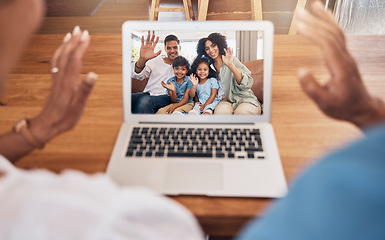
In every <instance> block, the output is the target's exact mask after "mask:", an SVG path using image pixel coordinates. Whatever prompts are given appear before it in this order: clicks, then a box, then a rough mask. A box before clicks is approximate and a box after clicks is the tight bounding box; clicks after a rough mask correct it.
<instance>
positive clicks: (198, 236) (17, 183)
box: [0, 156, 204, 240]
mask: <svg viewBox="0 0 385 240" xmlns="http://www.w3.org/2000/svg"><path fill="white" fill-rule="evenodd" d="M0 171H2V172H3V173H4V175H3V176H2V177H0V199H1V204H0V213H1V214H0V226H1V227H0V239H14V240H24V239H40V240H51V239H55V240H66V239H82V240H104V239H116V240H128V239H140V240H150V239H160V240H166V239H167V240H174V239H175V240H179V239H187V240H203V238H204V237H203V233H202V230H201V229H200V227H199V225H198V223H197V221H196V219H195V218H194V217H193V215H192V214H191V213H190V212H189V211H188V210H187V209H185V208H184V207H183V206H181V205H180V204H178V203H177V202H175V201H173V200H171V199H169V198H167V197H164V196H162V195H160V194H157V193H155V192H153V191H151V190H148V189H144V188H135V187H126V188H122V187H119V186H117V185H116V184H115V183H114V182H112V181H111V180H110V179H109V178H108V177H107V176H106V175H105V174H95V175H87V174H84V173H82V172H79V171H65V172H64V173H62V174H55V173H52V172H49V171H46V170H30V171H25V170H20V169H17V168H15V167H14V166H12V165H11V164H9V163H7V160H6V159H4V158H3V157H2V156H0Z"/></svg>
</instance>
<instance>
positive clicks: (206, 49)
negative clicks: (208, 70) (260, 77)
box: [197, 33, 261, 114]
mask: <svg viewBox="0 0 385 240" xmlns="http://www.w3.org/2000/svg"><path fill="white" fill-rule="evenodd" d="M197 54H198V57H199V56H206V57H207V58H209V59H210V60H211V63H212V64H213V66H214V68H215V70H216V71H217V73H218V80H219V83H220V85H221V86H222V88H223V91H224V96H222V101H221V102H220V103H219V104H218V105H217V107H216V109H215V112H214V114H261V104H260V103H259V101H258V99H257V97H256V96H255V94H254V93H253V91H252V90H251V86H252V85H253V82H254V80H253V78H252V77H251V72H250V70H249V69H248V68H247V67H246V66H245V65H243V64H242V63H241V62H240V61H239V59H238V58H236V57H234V56H233V50H232V49H231V48H229V47H228V46H227V42H226V37H225V36H223V35H222V34H220V33H211V34H210V35H209V36H208V37H207V38H202V39H200V40H199V41H198V45H197ZM219 95H220V93H219Z"/></svg>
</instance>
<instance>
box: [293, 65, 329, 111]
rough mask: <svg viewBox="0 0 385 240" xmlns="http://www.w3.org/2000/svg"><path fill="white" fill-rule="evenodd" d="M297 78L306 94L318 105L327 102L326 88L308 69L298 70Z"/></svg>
mask: <svg viewBox="0 0 385 240" xmlns="http://www.w3.org/2000/svg"><path fill="white" fill-rule="evenodd" d="M297 77H298V79H299V82H300V84H301V86H302V89H303V90H304V92H305V93H306V94H307V95H308V96H309V97H310V98H311V99H313V100H314V101H315V102H316V103H317V104H321V103H322V102H324V101H325V100H326V99H325V98H326V92H325V90H324V88H323V87H322V86H321V85H320V84H319V83H318V82H317V80H316V79H315V78H314V76H313V74H312V73H311V72H310V71H309V70H308V69H305V68H301V69H298V71H297Z"/></svg>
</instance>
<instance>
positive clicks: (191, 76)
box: [189, 73, 199, 97]
mask: <svg viewBox="0 0 385 240" xmlns="http://www.w3.org/2000/svg"><path fill="white" fill-rule="evenodd" d="M190 81H191V83H192V84H193V86H192V88H191V90H190V93H189V96H190V97H194V96H195V91H196V89H197V86H198V82H199V81H198V78H197V77H196V76H195V75H194V73H191V75H190Z"/></svg>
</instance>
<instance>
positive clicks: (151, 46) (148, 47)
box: [139, 34, 162, 61]
mask: <svg viewBox="0 0 385 240" xmlns="http://www.w3.org/2000/svg"><path fill="white" fill-rule="evenodd" d="M154 39H155V41H154ZM158 41H159V37H156V38H155V34H152V36H151V35H150V34H148V35H147V39H146V41H144V36H142V45H141V46H140V54H139V57H140V59H141V60H144V61H148V60H150V59H153V58H155V57H157V56H159V54H161V52H162V50H159V51H158V52H154V50H155V47H156V44H158Z"/></svg>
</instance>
